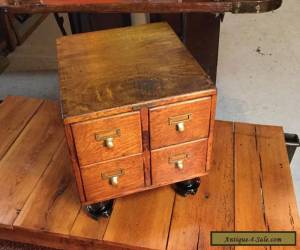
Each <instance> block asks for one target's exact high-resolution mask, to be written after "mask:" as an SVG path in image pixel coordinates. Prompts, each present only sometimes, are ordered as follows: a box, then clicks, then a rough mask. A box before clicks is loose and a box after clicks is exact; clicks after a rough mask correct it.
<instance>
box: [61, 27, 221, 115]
mask: <svg viewBox="0 0 300 250" xmlns="http://www.w3.org/2000/svg"><path fill="white" fill-rule="evenodd" d="M57 54H58V65H59V76H60V89H61V93H60V94H61V101H62V112H63V117H64V118H65V119H66V118H67V119H71V118H72V117H73V118H74V117H76V116H77V117H78V116H84V115H86V114H90V113H94V112H99V111H105V110H111V109H114V108H119V107H128V106H129V107H132V106H139V105H143V104H145V103H148V104H149V103H152V104H153V103H155V101H157V100H159V99H164V98H168V97H176V96H186V95H197V93H199V95H203V93H206V94H209V93H213V92H214V91H215V88H214V86H213V84H212V82H211V81H210V80H209V78H208V76H207V75H206V73H205V72H204V71H203V69H202V68H201V67H200V66H199V65H198V63H197V62H196V60H195V59H194V58H193V57H192V56H191V54H190V53H189V52H188V51H187V50H186V48H185V47H184V46H183V44H182V43H181V41H180V40H179V39H178V38H177V36H176V34H175V33H174V32H173V31H172V29H171V28H170V26H169V25H168V24H166V23H155V24H150V25H142V26H137V27H129V28H120V29H113V30H108V31H99V32H92V33H86V34H80V35H73V36H69V37H63V38H60V39H58V40H57ZM149 105H150V104H149Z"/></svg>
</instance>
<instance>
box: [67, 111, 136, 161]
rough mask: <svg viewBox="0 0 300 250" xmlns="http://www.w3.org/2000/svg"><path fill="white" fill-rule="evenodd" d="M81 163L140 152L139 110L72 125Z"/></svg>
mask: <svg viewBox="0 0 300 250" xmlns="http://www.w3.org/2000/svg"><path fill="white" fill-rule="evenodd" d="M72 130H73V133H74V140H75V145H76V150H77V155H78V160H79V162H80V165H81V166H84V165H88V164H92V163H96V162H100V161H105V160H110V159H114V158H118V157H123V156H128V155H132V154H137V153H140V152H141V151H142V141H141V121H140V113H139V112H131V113H126V114H122V115H116V116H112V117H107V118H102V119H98V120H94V121H88V122H82V123H77V124H74V125H72Z"/></svg>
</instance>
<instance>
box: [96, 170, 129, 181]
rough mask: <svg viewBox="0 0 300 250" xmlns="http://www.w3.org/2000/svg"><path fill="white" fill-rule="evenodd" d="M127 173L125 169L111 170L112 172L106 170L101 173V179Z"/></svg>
mask: <svg viewBox="0 0 300 250" xmlns="http://www.w3.org/2000/svg"><path fill="white" fill-rule="evenodd" d="M124 174H125V171H124V169H119V170H117V171H111V172H106V173H101V179H102V180H108V179H110V178H112V177H116V176H118V177H119V176H123V175H124Z"/></svg>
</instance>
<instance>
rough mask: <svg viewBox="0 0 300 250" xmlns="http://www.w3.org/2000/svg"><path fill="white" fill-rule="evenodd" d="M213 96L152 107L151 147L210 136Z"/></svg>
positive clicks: (155, 147)
mask: <svg viewBox="0 0 300 250" xmlns="http://www.w3.org/2000/svg"><path fill="white" fill-rule="evenodd" d="M210 110H211V97H206V98H201V99H196V100H192V101H187V102H182V103H176V104H170V105H165V106H161V107H157V108H153V109H150V142H151V148H152V149H157V148H161V147H165V146H169V145H174V144H178V143H183V142H188V141H192V140H197V139H201V138H206V137H208V132H209V122H210Z"/></svg>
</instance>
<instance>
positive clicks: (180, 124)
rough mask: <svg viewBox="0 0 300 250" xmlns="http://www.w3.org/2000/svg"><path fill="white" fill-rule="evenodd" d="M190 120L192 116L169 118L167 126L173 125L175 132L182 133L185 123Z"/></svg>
mask: <svg viewBox="0 0 300 250" xmlns="http://www.w3.org/2000/svg"><path fill="white" fill-rule="evenodd" d="M191 119H192V114H184V115H178V116H173V117H170V118H169V125H174V124H175V128H176V131H178V132H179V133H182V132H184V130H185V122H187V121H190V120H191Z"/></svg>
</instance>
